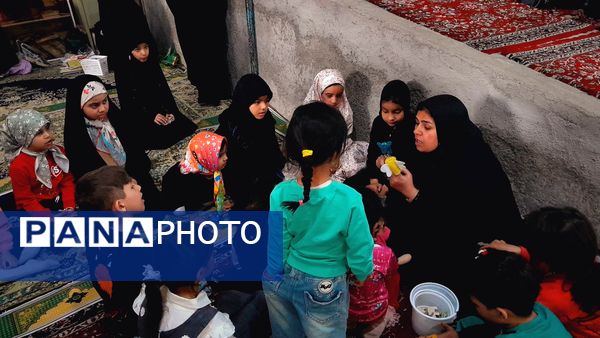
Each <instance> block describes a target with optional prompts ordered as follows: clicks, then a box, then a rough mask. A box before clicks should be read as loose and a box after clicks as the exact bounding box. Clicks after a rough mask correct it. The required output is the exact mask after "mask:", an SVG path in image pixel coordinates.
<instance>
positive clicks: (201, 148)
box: [162, 131, 231, 211]
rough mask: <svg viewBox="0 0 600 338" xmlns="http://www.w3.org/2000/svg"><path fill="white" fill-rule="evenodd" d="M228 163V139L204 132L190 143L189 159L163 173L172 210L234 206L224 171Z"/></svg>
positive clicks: (164, 187) (167, 199)
mask: <svg viewBox="0 0 600 338" xmlns="http://www.w3.org/2000/svg"><path fill="white" fill-rule="evenodd" d="M226 164H227V140H226V139H225V138H224V137H223V136H221V135H218V134H215V133H212V132H209V131H202V132H200V133H198V134H196V135H195V136H194V137H193V138H192V139H191V140H190V143H189V144H188V146H187V149H186V152H185V158H184V159H183V160H182V161H181V162H179V163H176V164H175V165H173V166H172V167H171V169H169V171H167V173H166V174H165V175H164V176H163V181H162V188H163V194H164V196H165V200H166V201H169V204H170V209H176V208H178V207H181V206H184V207H185V210H186V211H196V210H209V209H212V208H215V209H216V210H218V211H221V210H226V209H228V208H230V207H231V205H230V204H227V203H226V201H225V184H224V182H223V174H222V173H221V170H223V168H225V165H226Z"/></svg>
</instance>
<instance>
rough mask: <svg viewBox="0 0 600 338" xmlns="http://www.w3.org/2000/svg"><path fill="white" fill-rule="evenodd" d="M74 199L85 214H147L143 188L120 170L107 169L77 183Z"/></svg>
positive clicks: (114, 167)
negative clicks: (88, 212) (145, 212)
mask: <svg viewBox="0 0 600 338" xmlns="http://www.w3.org/2000/svg"><path fill="white" fill-rule="evenodd" d="M75 199H76V200H77V205H78V206H79V210H82V211H144V210H145V206H144V199H143V198H142V188H141V187H140V186H139V185H138V184H137V182H136V180H135V179H134V178H132V177H131V176H129V175H128V174H127V172H126V171H125V169H123V168H122V167H119V166H104V167H100V168H98V169H96V170H92V171H90V172H88V173H87V174H85V175H83V176H82V177H81V178H80V179H79V180H78V181H77V187H76V189H75Z"/></svg>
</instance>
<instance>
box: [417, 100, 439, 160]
mask: <svg viewBox="0 0 600 338" xmlns="http://www.w3.org/2000/svg"><path fill="white" fill-rule="evenodd" d="M414 133H415V146H416V148H417V150H418V151H420V152H422V153H429V152H432V151H434V150H436V149H437V147H438V145H439V142H438V137H437V130H436V128H435V121H434V120H433V117H431V114H429V112H427V111H425V110H419V111H418V112H417V117H416V119H415V130H414Z"/></svg>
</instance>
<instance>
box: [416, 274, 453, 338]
mask: <svg viewBox="0 0 600 338" xmlns="http://www.w3.org/2000/svg"><path fill="white" fill-rule="evenodd" d="M410 305H411V306H412V327H413V330H415V332H416V333H417V334H419V335H431V334H436V333H441V332H442V326H441V324H442V323H446V324H449V323H452V322H453V321H454V320H455V319H456V314H457V313H458V310H459V302H458V298H457V297H456V295H455V294H454V292H452V290H450V289H448V288H447V287H445V286H443V285H441V284H438V283H429V282H428V283H421V284H419V285H417V286H415V287H414V288H413V289H412V291H411V292H410ZM423 305H426V306H437V307H438V309H439V310H440V311H441V312H445V313H447V314H448V315H447V316H446V317H443V318H435V317H430V316H428V315H426V314H424V313H423V312H421V310H419V309H418V307H419V306H423Z"/></svg>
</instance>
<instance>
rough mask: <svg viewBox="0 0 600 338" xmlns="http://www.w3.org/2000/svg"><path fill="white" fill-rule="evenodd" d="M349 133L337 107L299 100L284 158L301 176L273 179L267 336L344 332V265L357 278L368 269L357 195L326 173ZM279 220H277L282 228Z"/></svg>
mask: <svg viewBox="0 0 600 338" xmlns="http://www.w3.org/2000/svg"><path fill="white" fill-rule="evenodd" d="M346 135H347V127H346V123H345V122H344V118H343V117H342V115H341V114H340V112H339V111H338V110H336V109H335V108H331V107H329V106H328V105H326V104H324V103H321V102H313V103H309V104H306V105H303V106H300V107H298V108H297V109H296V111H295V112H294V115H293V116H292V120H291V121H290V124H289V127H288V131H287V135H286V152H287V156H288V159H289V160H290V161H292V162H296V163H297V164H298V165H299V166H300V168H301V173H300V175H299V176H298V177H297V178H295V179H292V180H288V181H284V182H282V183H280V184H278V185H277V186H276V187H275V189H274V190H273V192H272V193H271V199H270V206H271V211H279V212H281V213H282V214H283V223H282V224H281V223H279V226H278V225H277V223H276V222H272V223H271V222H270V224H269V227H270V228H269V244H268V256H269V257H268V260H269V262H268V265H267V269H266V271H265V274H264V278H263V289H264V291H265V296H266V299H267V305H268V307H269V317H270V319H271V326H272V329H273V337H274V338H277V337H304V336H307V337H345V336H346V321H347V318H348V304H349V295H348V282H347V278H346V274H347V273H348V270H350V271H351V272H352V273H353V274H354V275H355V276H356V278H357V279H358V280H359V281H364V280H365V279H366V278H367V276H369V275H370V274H371V272H372V271H373V240H372V237H371V235H370V230H369V229H370V227H369V222H368V221H367V217H366V215H365V210H364V207H363V205H362V198H361V195H360V194H359V193H358V192H356V191H355V190H354V189H352V188H350V187H349V186H346V185H344V184H342V183H339V182H335V181H332V179H331V177H332V175H333V174H334V173H335V172H336V170H337V168H338V166H339V158H340V154H341V153H342V150H343V149H344V143H345V140H346ZM281 225H282V226H281Z"/></svg>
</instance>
